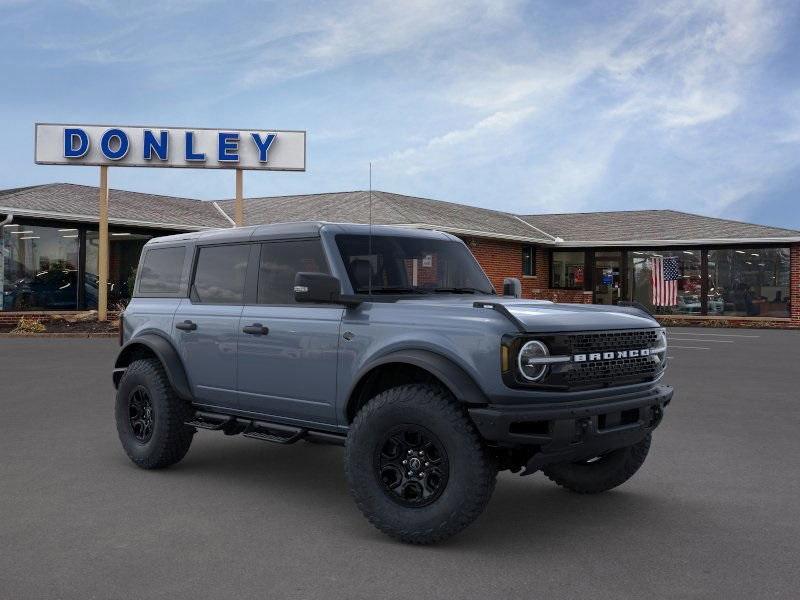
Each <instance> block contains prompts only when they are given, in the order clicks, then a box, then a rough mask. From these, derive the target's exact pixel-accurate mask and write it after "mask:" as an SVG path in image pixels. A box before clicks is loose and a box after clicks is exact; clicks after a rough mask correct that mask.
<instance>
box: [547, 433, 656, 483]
mask: <svg viewBox="0 0 800 600" xmlns="http://www.w3.org/2000/svg"><path fill="white" fill-rule="evenodd" d="M650 441H651V434H649V433H648V434H647V436H646V437H645V438H644V439H643V440H642V441H640V442H637V443H636V444H633V445H632V446H626V447H625V448H619V449H617V450H613V451H611V452H609V453H608V454H604V455H602V456H599V457H596V458H592V459H590V460H584V461H578V462H572V463H558V464H555V465H549V466H547V467H544V468H543V469H542V472H543V473H544V474H545V475H546V476H547V477H548V478H549V479H550V480H551V481H553V482H554V483H556V484H558V485H560V486H561V487H564V488H566V489H568V490H570V491H572V492H576V493H578V494H599V493H600V492H605V491H607V490H610V489H612V488H615V487H617V486H619V485H622V484H623V483H625V482H626V481H628V479H630V478H631V477H633V475H634V474H635V473H636V471H638V470H639V467H641V466H642V463H644V459H645V458H647V453H648V451H649V450H650Z"/></svg>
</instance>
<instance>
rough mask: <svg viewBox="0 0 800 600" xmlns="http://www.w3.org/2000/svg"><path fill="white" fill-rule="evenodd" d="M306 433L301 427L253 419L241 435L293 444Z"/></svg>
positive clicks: (277, 442)
mask: <svg viewBox="0 0 800 600" xmlns="http://www.w3.org/2000/svg"><path fill="white" fill-rule="evenodd" d="M306 433H308V432H307V431H306V430H305V429H302V428H301V427H292V426H291V425H279V424H278V423H264V422H263V421H253V422H252V423H251V424H250V426H249V427H248V428H247V429H246V430H245V431H244V433H242V435H243V436H244V437H246V438H252V439H254V440H264V441H265V442H274V443H276V444H294V443H295V442H296V441H297V440H299V439H301V438H302V437H303V436H305V435H306Z"/></svg>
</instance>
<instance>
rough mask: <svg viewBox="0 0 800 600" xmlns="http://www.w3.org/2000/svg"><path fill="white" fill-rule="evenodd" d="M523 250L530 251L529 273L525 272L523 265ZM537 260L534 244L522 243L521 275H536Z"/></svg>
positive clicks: (524, 265)
mask: <svg viewBox="0 0 800 600" xmlns="http://www.w3.org/2000/svg"><path fill="white" fill-rule="evenodd" d="M525 250H530V253H531V272H530V273H526V272H525V267H526V264H525ZM537 262H538V261H537V260H536V246H534V245H533V244H523V246H522V276H523V277H536V276H537V275H536V271H537V266H538V265H537Z"/></svg>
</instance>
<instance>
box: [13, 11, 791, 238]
mask: <svg viewBox="0 0 800 600" xmlns="http://www.w3.org/2000/svg"><path fill="white" fill-rule="evenodd" d="M0 90H2V93H1V94H0V128H2V129H1V130H0V131H1V132H2V136H3V142H2V143H1V144H0V189H4V188H11V187H19V186H24V185H33V184H39V183H51V182H61V181H66V182H73V183H82V184H88V185H96V184H97V179H98V169H96V168H87V167H83V168H77V167H73V166H61V167H58V166H41V165H35V164H34V163H33V124H34V122H37V121H40V122H48V121H49V122H69V123H100V124H117V125H156V126H188V127H212V128H239V129H248V128H253V129H302V130H306V131H307V132H308V170H307V171H306V172H305V173H276V172H246V173H245V178H244V186H245V195H246V196H270V195H286V194H303V193H316V192H331V191H346V190H356V189H367V187H368V185H369V175H368V174H369V163H370V162H372V164H373V167H372V168H373V187H374V188H375V189H380V190H384V191H390V192H396V193H402V194H409V195H416V196H423V197H428V198H435V199H440V200H448V201H452V202H460V203H464V204H470V205H474V206H481V207H485V208H492V209H496V210H505V211H511V212H516V213H523V214H531V213H545V212H547V213H550V212H586V211H598V210H627V209H651V208H670V209H675V210H684V211H688V212H694V213H699V214H705V215H710V216H721V217H726V218H732V219H738V220H746V221H750V222H755V223H762V224H767V225H776V226H782V227H789V228H796V229H800V3H798V2H794V1H783V2H782V1H775V2H771V1H767V0H730V1H715V0H703V1H698V2H685V1H670V0H665V1H654V2H630V1H625V0H615V1H614V2H607V1H598V2H581V1H577V0H576V1H564V0H557V1H556V0H553V1H544V2H517V1H514V0H508V1H506V0H500V1H496V2H484V1H480V0H437V1H436V2H422V1H418V0H403V1H402V2H398V1H396V0H395V1H391V2H371V1H369V0H362V1H359V2H352V3H348V2H329V1H315V2H254V1H238V2H235V3H233V2H220V1H216V2H210V1H202V0H198V1H190V0H159V1H155V2H150V1H147V0H139V1H131V2H113V1H111V0H107V1H106V0H82V1H75V2H70V1H66V0H64V1H58V2H34V1H25V0H0ZM109 179H110V185H111V186H112V187H115V188H122V189H129V190H135V191H143V192H150V193H159V194H168V195H176V196H186V197H194V198H203V199H220V198H229V197H231V196H232V195H233V193H234V174H233V173H229V172H225V171H218V170H206V171H202V170H184V169H124V168H117V169H111V170H110V173H109Z"/></svg>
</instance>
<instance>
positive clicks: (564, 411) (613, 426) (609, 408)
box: [469, 385, 673, 475]
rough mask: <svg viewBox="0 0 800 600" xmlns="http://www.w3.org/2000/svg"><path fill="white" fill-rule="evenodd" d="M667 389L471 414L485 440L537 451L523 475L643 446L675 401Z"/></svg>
mask: <svg viewBox="0 0 800 600" xmlns="http://www.w3.org/2000/svg"><path fill="white" fill-rule="evenodd" d="M672 394H673V390H672V387H670V386H668V385H657V386H655V387H652V388H650V389H648V390H645V391H643V392H642V391H639V392H633V393H628V394H621V395H617V396H613V397H605V398H602V399H591V400H582V401H579V402H568V403H564V402H561V403H547V404H535V405H532V404H527V405H521V406H520V405H500V404H490V405H489V406H486V407H481V408H470V409H469V414H470V417H471V418H472V421H473V423H475V426H476V427H477V428H478V431H479V432H480V434H481V436H483V438H484V439H486V440H488V441H489V442H493V443H495V444H497V445H499V446H504V447H511V448H514V447H526V448H530V449H532V450H533V452H534V453H533V456H532V458H531V459H530V460H529V461H528V463H527V466H526V470H525V472H524V473H523V475H527V474H529V473H533V472H534V471H536V470H538V469H540V468H541V467H542V466H544V465H547V464H551V463H558V462H566V461H574V460H581V459H584V458H592V457H594V456H598V455H600V454H603V453H605V452H609V451H611V450H615V449H617V448H622V447H624V446H630V445H632V444H635V443H637V442H639V441H641V440H642V439H643V438H644V437H645V436H646V435H647V434H648V433H650V432H651V431H652V430H653V429H655V428H656V427H657V426H658V424H659V423H660V422H661V418H662V416H663V414H664V407H665V406H666V405H667V404H669V402H670V400H672Z"/></svg>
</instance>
